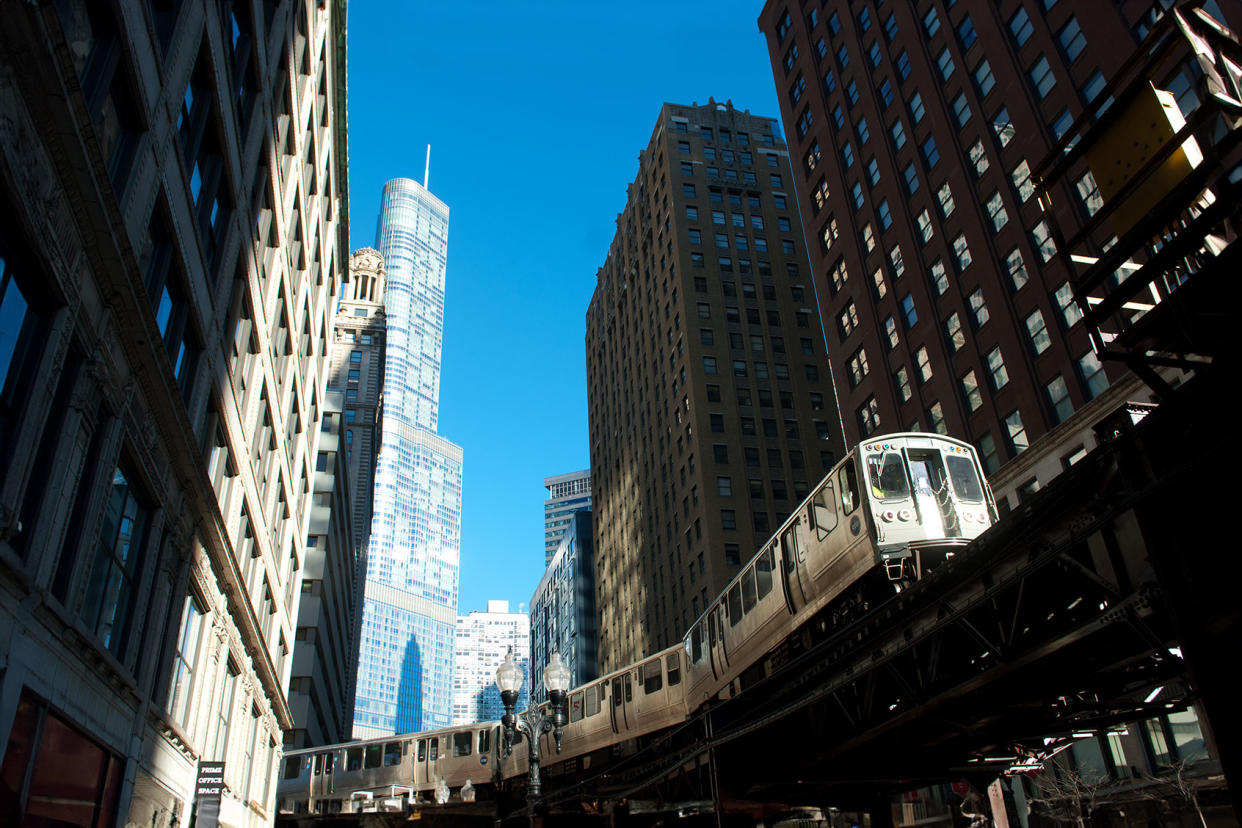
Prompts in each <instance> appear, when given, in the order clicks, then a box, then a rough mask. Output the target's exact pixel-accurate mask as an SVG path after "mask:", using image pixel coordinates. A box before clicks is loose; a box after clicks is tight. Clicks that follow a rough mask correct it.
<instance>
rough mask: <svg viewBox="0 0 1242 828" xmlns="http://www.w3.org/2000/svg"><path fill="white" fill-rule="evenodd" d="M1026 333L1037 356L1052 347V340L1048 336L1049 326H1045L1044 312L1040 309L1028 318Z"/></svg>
mask: <svg viewBox="0 0 1242 828" xmlns="http://www.w3.org/2000/svg"><path fill="white" fill-rule="evenodd" d="M1026 333H1027V336H1029V337H1030V339H1031V348H1032V349H1033V350H1034V351H1035V355H1036V356H1038V355H1040V354H1042V353H1043V352H1044V351H1046V350H1048V348H1050V347H1051V346H1052V338H1051V337H1050V336H1048V326H1047V325H1045V324H1044V314H1043V311H1041V310H1039V309H1038V308H1036V309H1035V312H1034V313H1032V314H1031V315H1030V316H1028V317H1027V318H1026Z"/></svg>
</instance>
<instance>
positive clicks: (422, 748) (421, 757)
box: [416, 739, 427, 762]
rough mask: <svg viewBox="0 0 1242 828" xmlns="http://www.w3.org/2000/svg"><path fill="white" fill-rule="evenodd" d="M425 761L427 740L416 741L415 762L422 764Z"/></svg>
mask: <svg viewBox="0 0 1242 828" xmlns="http://www.w3.org/2000/svg"><path fill="white" fill-rule="evenodd" d="M426 759H427V740H426V739H419V740H418V758H417V760H416V761H419V762H423V761H426Z"/></svg>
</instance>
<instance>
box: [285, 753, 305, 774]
mask: <svg viewBox="0 0 1242 828" xmlns="http://www.w3.org/2000/svg"><path fill="white" fill-rule="evenodd" d="M301 773H302V757H301V756H286V757H285V779H297V778H298V776H299V775H300V774H301Z"/></svg>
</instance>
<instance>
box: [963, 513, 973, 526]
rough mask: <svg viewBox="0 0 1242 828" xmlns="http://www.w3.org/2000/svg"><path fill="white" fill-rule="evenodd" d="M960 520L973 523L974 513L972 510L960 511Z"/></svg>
mask: <svg viewBox="0 0 1242 828" xmlns="http://www.w3.org/2000/svg"><path fill="white" fill-rule="evenodd" d="M962 521H963V522H965V523H974V522H975V514H974V512H966V511H963V512H962Z"/></svg>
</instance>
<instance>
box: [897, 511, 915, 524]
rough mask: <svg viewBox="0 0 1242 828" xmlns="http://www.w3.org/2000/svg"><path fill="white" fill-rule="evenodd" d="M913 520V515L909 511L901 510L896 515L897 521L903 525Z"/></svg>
mask: <svg viewBox="0 0 1242 828" xmlns="http://www.w3.org/2000/svg"><path fill="white" fill-rule="evenodd" d="M913 518H914V514H913V513H912V512H911V511H910V510H909V509H902V510H901V511H900V512H898V513H897V519H898V520H900V521H902V522H903V523H905V522H908V521H910V520H912V519H913Z"/></svg>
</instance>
